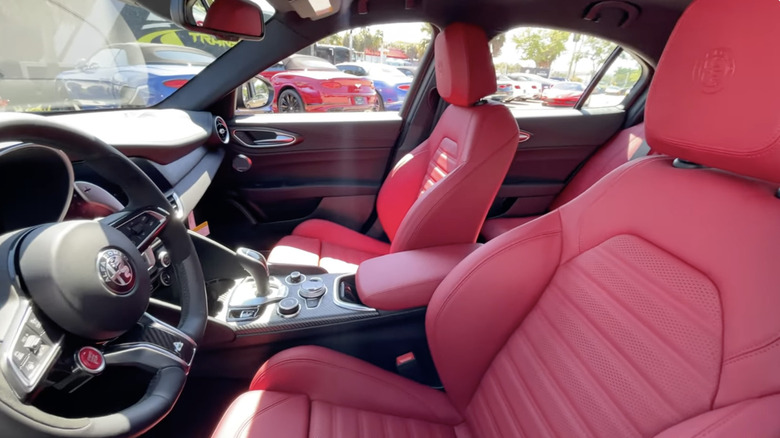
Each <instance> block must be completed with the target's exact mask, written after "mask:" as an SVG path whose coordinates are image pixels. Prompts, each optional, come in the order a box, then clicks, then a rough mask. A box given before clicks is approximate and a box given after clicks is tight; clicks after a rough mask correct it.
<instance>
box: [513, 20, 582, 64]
mask: <svg viewBox="0 0 780 438" xmlns="http://www.w3.org/2000/svg"><path fill="white" fill-rule="evenodd" d="M570 35H571V34H570V33H569V32H565V31H562V30H548V29H526V30H525V31H524V32H523V33H522V34H520V35H515V36H514V37H512V41H513V42H514V43H515V47H517V48H518V49H520V50H522V51H523V53H525V55H524V59H530V60H532V61H534V62H535V63H536V66H537V67H538V68H550V66H551V65H552V63H553V61H555V60H556V59H557V58H558V56H560V55H561V53H563V51H564V50H566V41H568V40H569V36H570Z"/></svg>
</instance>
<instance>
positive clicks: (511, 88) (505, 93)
mask: <svg viewBox="0 0 780 438" xmlns="http://www.w3.org/2000/svg"><path fill="white" fill-rule="evenodd" d="M514 95H515V81H513V80H511V79H509V78H508V77H507V76H503V75H501V76H498V77H496V92H495V93H493V94H491V95H490V96H488V97H487V98H488V99H490V100H498V101H501V102H510V101H511V100H512V99H513V98H514Z"/></svg>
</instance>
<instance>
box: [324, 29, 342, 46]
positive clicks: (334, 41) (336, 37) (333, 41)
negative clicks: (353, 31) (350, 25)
mask: <svg viewBox="0 0 780 438" xmlns="http://www.w3.org/2000/svg"><path fill="white" fill-rule="evenodd" d="M347 38H348V36H347V33H346V32H342V33H334V34H333V35H331V36H329V37H325V38H323V39H321V40H320V41H319V44H327V45H331V46H346V45H347V44H348V42H347Z"/></svg>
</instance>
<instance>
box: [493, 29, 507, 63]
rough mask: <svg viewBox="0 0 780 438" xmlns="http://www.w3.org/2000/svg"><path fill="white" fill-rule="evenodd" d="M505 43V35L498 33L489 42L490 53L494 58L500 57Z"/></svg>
mask: <svg viewBox="0 0 780 438" xmlns="http://www.w3.org/2000/svg"><path fill="white" fill-rule="evenodd" d="M505 42H506V33H500V34H498V35H496V36H495V37H494V38H493V39H492V40H490V53H492V54H493V57H494V58H496V57H499V56H501V48H502V47H504V43H505Z"/></svg>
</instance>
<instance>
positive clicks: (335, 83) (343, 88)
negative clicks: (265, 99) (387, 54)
mask: <svg viewBox="0 0 780 438" xmlns="http://www.w3.org/2000/svg"><path fill="white" fill-rule="evenodd" d="M260 74H261V75H262V76H264V77H265V78H267V79H268V80H269V81H271V85H273V87H274V96H275V98H274V102H273V109H274V112H280V113H300V112H304V111H305V112H332V111H373V110H374V105H375V104H376V90H374V84H373V82H371V80H369V79H365V78H360V77H357V76H353V75H351V74H347V73H344V72H342V71H340V70H339V69H337V68H336V66H335V65H333V64H331V63H329V62H328V61H325V60H324V59H320V58H317V57H314V56H306V55H292V56H290V57H289V58H286V59H284V60H283V61H281V62H279V63H277V64H276V65H274V66H273V67H271V68H269V69H267V70H265V71H263V72H262V73H260Z"/></svg>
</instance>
